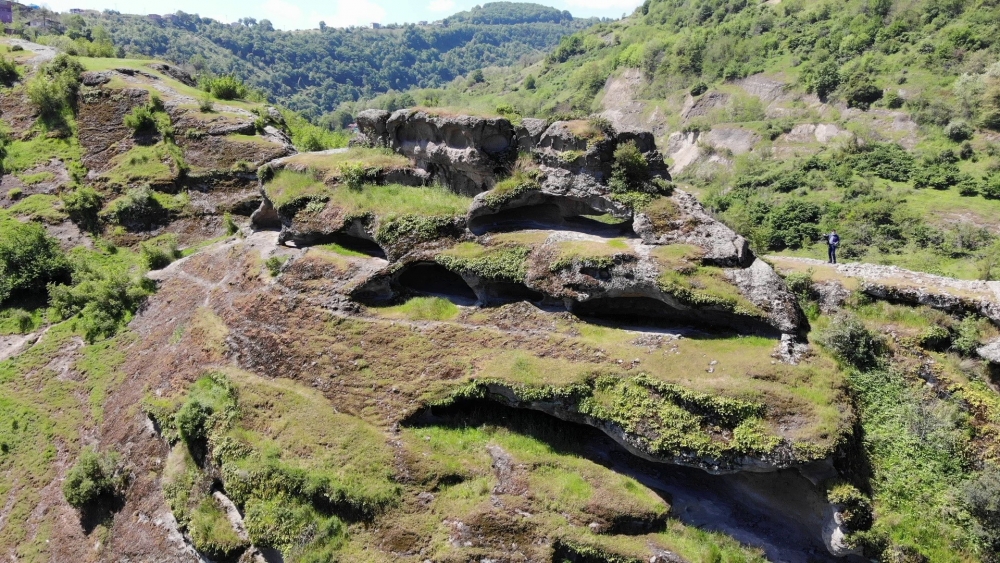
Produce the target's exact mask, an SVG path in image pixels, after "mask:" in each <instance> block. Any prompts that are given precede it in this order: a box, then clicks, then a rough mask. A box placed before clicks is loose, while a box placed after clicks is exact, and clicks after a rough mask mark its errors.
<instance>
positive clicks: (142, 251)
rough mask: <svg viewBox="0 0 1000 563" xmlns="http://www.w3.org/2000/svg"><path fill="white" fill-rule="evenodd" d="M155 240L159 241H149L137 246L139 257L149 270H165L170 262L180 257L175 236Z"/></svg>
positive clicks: (165, 236)
mask: <svg viewBox="0 0 1000 563" xmlns="http://www.w3.org/2000/svg"><path fill="white" fill-rule="evenodd" d="M157 238H158V239H159V240H151V241H147V242H143V243H141V244H140V245H139V257H140V258H141V259H142V261H143V263H144V264H145V265H146V267H147V268H149V269H150V270H160V269H163V268H166V267H167V266H169V265H170V263H171V262H173V261H174V260H176V259H178V258H180V257H181V251H180V250H178V248H177V237H176V236H175V235H164V236H162V237H157Z"/></svg>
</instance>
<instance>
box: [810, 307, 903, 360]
mask: <svg viewBox="0 0 1000 563" xmlns="http://www.w3.org/2000/svg"><path fill="white" fill-rule="evenodd" d="M820 342H821V343H822V344H823V345H825V346H827V347H828V348H830V350H831V351H832V352H833V353H834V355H836V356H837V358H839V359H840V360H841V361H843V362H845V363H847V364H849V365H852V366H854V367H856V368H859V369H871V368H875V367H878V366H879V365H880V364H881V363H882V356H883V355H884V354H885V353H886V350H887V348H886V344H885V340H884V339H883V338H882V337H881V336H879V335H877V334H875V333H873V332H871V331H869V330H868V328H867V327H865V325H864V323H862V322H861V320H859V319H858V318H857V317H855V316H854V315H851V314H849V313H842V314H840V315H837V317H836V318H835V319H834V320H833V322H831V323H830V326H829V327H828V328H827V329H826V330H825V331H824V332H823V333H822V334H821V335H820Z"/></svg>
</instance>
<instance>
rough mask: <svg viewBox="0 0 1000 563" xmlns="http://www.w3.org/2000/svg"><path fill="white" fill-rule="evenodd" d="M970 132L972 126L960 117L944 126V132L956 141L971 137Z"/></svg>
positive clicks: (971, 131)
mask: <svg viewBox="0 0 1000 563" xmlns="http://www.w3.org/2000/svg"><path fill="white" fill-rule="evenodd" d="M972 133H973V130H972V126H971V125H969V124H968V123H967V122H965V121H963V120H960V119H956V120H954V121H952V122H950V123H948V125H946V126H945V128H944V134H945V135H947V136H948V138H949V139H951V140H952V141H955V142H956V143H960V142H962V141H967V140H969V139H971V138H972Z"/></svg>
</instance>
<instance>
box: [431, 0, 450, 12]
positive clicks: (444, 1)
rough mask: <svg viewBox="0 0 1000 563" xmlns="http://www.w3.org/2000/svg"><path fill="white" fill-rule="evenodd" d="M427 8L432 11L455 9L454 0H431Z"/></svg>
mask: <svg viewBox="0 0 1000 563" xmlns="http://www.w3.org/2000/svg"><path fill="white" fill-rule="evenodd" d="M427 9H428V10H430V11H432V12H450V11H451V10H453V9H455V0H431V3H430V4H427Z"/></svg>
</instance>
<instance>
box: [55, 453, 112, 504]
mask: <svg viewBox="0 0 1000 563" xmlns="http://www.w3.org/2000/svg"><path fill="white" fill-rule="evenodd" d="M118 464H119V456H118V454H117V453H115V452H105V453H98V452H97V450H94V449H92V448H88V449H85V450H83V451H82V452H80V457H79V459H77V462H76V465H74V466H73V468H72V469H70V470H69V473H67V474H66V480H65V481H63V495H64V496H65V497H66V501H67V502H69V504H70V505H71V506H73V507H75V508H83V507H85V506H87V505H88V504H91V503H93V502H95V501H96V500H98V499H99V498H101V497H102V496H108V495H117V494H120V493H121V492H123V490H124V488H125V487H124V485H125V483H124V481H125V479H124V476H123V475H122V471H121V469H120V468H119V465H118Z"/></svg>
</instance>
